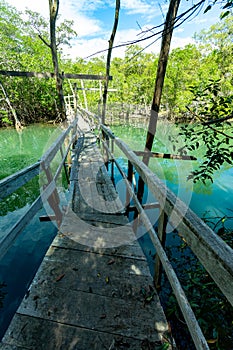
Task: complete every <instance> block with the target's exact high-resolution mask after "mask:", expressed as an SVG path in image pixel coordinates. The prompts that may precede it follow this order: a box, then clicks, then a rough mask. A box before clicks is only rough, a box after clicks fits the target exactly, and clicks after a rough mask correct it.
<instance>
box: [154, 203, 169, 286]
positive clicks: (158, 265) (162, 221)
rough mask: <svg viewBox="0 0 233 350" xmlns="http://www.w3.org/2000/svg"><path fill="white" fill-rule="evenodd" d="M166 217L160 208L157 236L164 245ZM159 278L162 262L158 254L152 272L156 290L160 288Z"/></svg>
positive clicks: (160, 276) (163, 245)
mask: <svg viewBox="0 0 233 350" xmlns="http://www.w3.org/2000/svg"><path fill="white" fill-rule="evenodd" d="M167 222H168V217H167V214H166V213H165V211H164V210H163V209H161V210H160V215H159V220H158V238H159V240H160V242H161V244H162V247H163V248H164V247H165V243H166V227H167ZM161 278H162V264H161V261H160V259H159V256H158V254H156V258H155V274H154V285H155V288H156V289H157V290H159V289H160V288H161Z"/></svg>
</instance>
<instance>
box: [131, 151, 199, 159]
mask: <svg viewBox="0 0 233 350" xmlns="http://www.w3.org/2000/svg"><path fill="white" fill-rule="evenodd" d="M134 153H135V154H136V155H137V156H144V155H145V154H146V155H147V157H151V158H166V159H180V160H197V158H196V157H194V156H188V155H183V156H181V155H179V154H170V153H158V152H144V151H134Z"/></svg>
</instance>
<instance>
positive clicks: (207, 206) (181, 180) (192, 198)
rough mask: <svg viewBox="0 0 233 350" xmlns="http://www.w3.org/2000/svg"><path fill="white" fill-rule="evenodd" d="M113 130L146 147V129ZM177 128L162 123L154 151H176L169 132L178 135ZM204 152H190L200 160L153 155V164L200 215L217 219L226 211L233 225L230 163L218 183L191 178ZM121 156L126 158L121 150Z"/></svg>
mask: <svg viewBox="0 0 233 350" xmlns="http://www.w3.org/2000/svg"><path fill="white" fill-rule="evenodd" d="M112 130H113V132H114V133H115V135H117V136H118V137H120V138H121V139H122V140H123V141H125V142H126V143H128V144H129V145H130V147H131V148H132V149H133V150H134V151H135V150H143V148H144V146H145V139H146V132H147V130H146V129H143V128H141V129H138V128H132V127H129V126H125V127H122V126H115V127H112ZM177 130H178V128H177V127H175V126H174V125H170V124H166V125H165V126H164V125H163V124H162V123H160V124H159V125H158V129H157V133H156V139H155V141H154V144H153V149H152V151H154V152H161V153H172V154H174V153H175V152H174V150H173V144H172V142H171V141H170V140H169V135H171V134H173V135H175V134H176V133H177ZM116 150H117V148H116ZM202 152H203V149H200V150H198V154H195V153H191V152H189V155H190V156H191V155H192V156H195V157H196V158H197V161H190V160H172V159H171V160H170V159H159V158H152V159H151V160H150V163H149V167H150V168H151V169H152V170H153V172H154V173H156V174H157V175H158V177H159V178H160V179H162V180H163V181H164V182H165V183H166V185H167V186H168V188H170V189H171V190H172V191H173V192H174V193H175V194H177V195H178V196H179V197H180V198H181V199H182V200H183V201H184V202H185V203H186V204H187V205H188V206H189V207H190V208H191V209H192V210H193V211H194V212H195V213H196V214H197V215H198V216H200V217H202V218H203V217H206V218H211V219H210V220H212V219H213V221H216V220H218V218H220V217H223V216H224V215H226V216H228V217H229V219H228V220H227V221H226V223H225V225H226V226H228V227H233V220H232V219H231V217H233V207H232V203H233V186H232V185H233V168H232V167H230V166H229V165H224V166H222V167H221V169H220V170H219V171H216V172H215V174H214V183H211V182H210V181H209V182H207V183H206V184H203V183H201V182H198V183H195V184H194V183H193V181H191V180H187V177H188V175H189V174H190V172H191V171H192V170H194V169H195V168H196V167H197V166H198V164H199V163H200V162H201V159H202ZM118 156H119V157H122V158H124V155H123V154H122V153H121V152H120V151H119V153H118ZM214 218H216V219H214Z"/></svg>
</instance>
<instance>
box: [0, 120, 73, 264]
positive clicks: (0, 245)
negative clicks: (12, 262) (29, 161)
mask: <svg viewBox="0 0 233 350" xmlns="http://www.w3.org/2000/svg"><path fill="white" fill-rule="evenodd" d="M71 131H73V132H72V135H71V137H70V141H69V143H68V145H67V149H66V151H65V152H61V154H62V160H61V162H60V163H59V165H58V168H57V170H56V172H55V175H52V173H51V170H50V164H51V162H52V160H53V159H54V157H55V156H56V154H57V152H58V151H61V149H62V145H63V143H64V141H65V139H66V137H67V136H68V135H69V133H70V132H71ZM76 132H77V120H75V121H74V122H73V123H72V124H71V125H70V126H69V127H68V128H67V129H66V130H65V131H64V132H63V133H62V134H61V135H59V137H58V138H57V140H56V141H55V142H54V143H53V144H52V146H51V147H50V148H49V149H48V150H47V152H45V153H44V155H43V156H42V157H41V160H40V161H38V162H36V163H35V164H33V165H30V166H29V167H26V168H25V169H22V170H21V171H19V172H17V173H15V174H13V175H10V176H8V177H7V178H5V179H3V180H1V181H0V199H3V198H5V197H7V196H9V195H10V194H12V193H13V192H15V191H16V190H17V189H18V188H20V187H22V186H23V185H25V184H26V183H27V182H28V181H30V180H31V179H32V178H34V177H35V176H37V175H38V174H39V173H40V172H42V171H44V172H45V174H46V176H47V181H48V183H47V185H46V186H44V188H43V190H42V191H41V193H40V196H39V197H38V198H37V199H36V200H35V201H34V202H33V203H32V205H31V206H30V207H29V209H28V210H26V212H25V213H24V214H23V216H22V217H21V218H20V219H19V220H18V221H17V222H16V223H15V224H14V225H13V227H11V228H10V230H9V231H8V232H7V233H6V234H5V236H4V237H3V238H2V239H1V241H0V259H1V258H2V257H3V256H4V255H5V254H6V252H7V251H8V249H9V248H10V247H11V246H12V244H13V243H14V241H15V239H16V238H17V237H18V236H19V234H20V233H21V231H22V230H23V229H24V228H25V226H26V225H27V224H28V223H29V222H30V220H31V219H32V218H33V217H34V216H35V214H36V213H37V212H38V211H39V209H40V208H41V207H42V205H43V203H45V202H47V201H48V202H49V204H50V207H51V208H52V209H53V211H54V213H55V217H56V220H57V222H58V224H59V223H60V221H61V219H62V212H61V210H60V208H59V205H58V204H59V196H58V192H57V188H56V180H57V178H58V176H59V174H60V172H61V170H62V167H63V166H64V162H65V160H66V157H67V155H68V152H69V149H70V147H71V145H72V143H73V142H74V140H75V138H76Z"/></svg>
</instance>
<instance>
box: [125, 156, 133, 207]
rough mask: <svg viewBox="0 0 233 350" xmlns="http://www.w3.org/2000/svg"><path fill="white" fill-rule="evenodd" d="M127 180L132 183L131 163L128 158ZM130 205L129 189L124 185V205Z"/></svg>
mask: <svg viewBox="0 0 233 350" xmlns="http://www.w3.org/2000/svg"><path fill="white" fill-rule="evenodd" d="M127 179H128V181H129V182H130V183H131V184H132V181H133V164H132V163H131V162H130V161H129V160H128V174H127ZM129 206H130V193H129V190H128V189H127V187H126V203H125V207H126V208H129Z"/></svg>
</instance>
